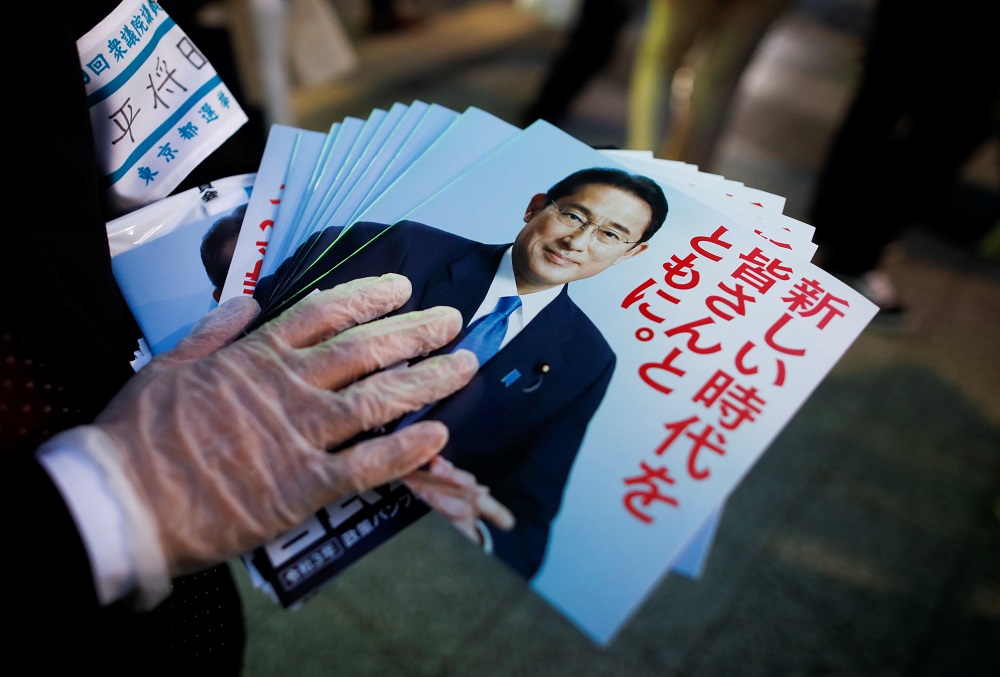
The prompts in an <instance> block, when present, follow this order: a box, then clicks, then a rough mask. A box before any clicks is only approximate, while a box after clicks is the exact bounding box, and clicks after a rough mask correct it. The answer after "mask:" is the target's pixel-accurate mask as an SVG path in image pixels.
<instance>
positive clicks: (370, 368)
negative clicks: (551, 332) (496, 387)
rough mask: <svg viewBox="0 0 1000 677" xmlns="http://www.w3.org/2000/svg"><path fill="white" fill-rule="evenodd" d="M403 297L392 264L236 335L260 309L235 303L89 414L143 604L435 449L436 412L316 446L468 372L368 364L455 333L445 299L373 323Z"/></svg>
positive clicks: (390, 416)
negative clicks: (358, 439) (124, 524)
mask: <svg viewBox="0 0 1000 677" xmlns="http://www.w3.org/2000/svg"><path fill="white" fill-rule="evenodd" d="M409 295H410V284H409V281H408V280H407V279H406V278H405V277H402V276H399V275H385V276H383V277H382V278H364V279H361V280H355V281H353V282H350V283H347V284H343V285H339V286H337V287H335V288H333V289H330V290H327V291H323V292H319V293H315V294H312V295H310V296H308V297H306V298H305V299H303V300H302V301H301V302H299V303H298V304H297V305H295V306H294V307H292V308H291V309H289V310H288V311H286V312H285V313H284V314H282V315H281V316H280V317H278V318H277V319H275V320H273V321H271V322H269V323H267V324H265V325H263V326H262V327H261V328H260V329H258V330H256V331H254V332H252V333H251V334H250V335H248V336H247V337H245V338H243V339H242V340H239V341H236V342H232V341H233V339H234V337H236V336H238V335H240V334H241V331H242V329H243V328H244V327H245V326H246V325H247V323H248V322H250V321H251V320H252V319H253V317H254V316H255V315H256V314H257V313H258V312H259V307H258V305H257V303H256V302H255V301H253V300H252V299H250V298H249V297H244V298H238V299H232V300H230V301H228V302H226V303H225V304H223V305H221V306H219V308H217V309H215V310H214V311H212V312H211V313H209V314H208V315H206V317H205V318H204V319H203V320H202V321H200V322H199V323H198V324H197V325H196V326H195V327H194V328H193V329H192V331H191V334H190V335H189V336H188V337H187V338H185V339H183V340H182V341H181V342H180V343H179V344H178V345H177V347H176V348H175V349H174V350H171V351H169V352H166V353H163V354H161V355H158V356H157V357H155V358H154V359H153V360H152V361H151V362H150V364H148V365H147V366H146V367H145V368H144V369H142V370H141V371H140V372H139V373H138V374H136V376H135V377H134V378H133V379H131V380H130V381H129V382H128V383H127V384H126V386H125V388H123V389H122V391H121V392H120V393H119V394H118V395H117V396H116V397H115V398H114V399H113V400H112V401H111V403H110V404H109V405H108V407H107V408H106V409H105V410H104V411H103V412H102V413H101V414H100V415H99V416H98V417H97V419H96V422H95V424H94V425H92V426H85V428H88V429H89V430H88V431H87V432H88V434H91V435H96V436H98V437H103V439H104V443H103V444H97V445H94V444H89V445H87V446H88V447H89V448H90V449H91V450H93V448H94V447H95V446H97V447H99V450H98V451H97V452H94V451H91V454H92V456H94V458H95V459H96V460H97V461H98V463H99V465H100V466H101V467H102V469H103V470H104V471H105V475H106V478H107V479H108V481H109V483H110V484H111V485H112V486H113V487H114V490H115V492H116V494H117V495H118V497H119V498H120V499H121V500H122V501H123V503H124V505H125V506H126V513H127V515H128V518H129V523H130V527H131V530H132V533H130V534H129V535H130V536H133V537H134V539H133V540H134V541H135V542H136V543H137V546H136V549H137V552H134V553H133V555H134V557H136V558H137V560H138V562H139V563H140V565H141V567H142V572H141V574H140V578H142V579H143V580H142V584H143V585H142V586H141V589H143V591H144V592H146V593H147V599H146V602H145V604H144V603H143V601H142V600H139V605H140V606H144V605H145V606H148V605H149V603H155V602H157V601H159V600H158V599H157V598H158V597H159V598H162V597H163V596H165V593H166V592H168V591H169V580H168V579H169V578H170V577H173V576H176V575H178V574H182V573H188V572H192V571H196V570H199V569H201V568H204V567H206V566H208V565H212V564H216V563H218V562H221V561H224V560H226V559H228V558H230V557H233V556H236V555H239V554H241V553H244V552H247V551H248V550H250V549H252V548H253V547H256V546H258V545H260V544H261V543H263V542H266V541H267V540H269V539H271V538H273V537H275V536H277V535H278V534H280V533H282V532H284V531H285V530H287V529H289V528H291V527H293V526H296V525H297V524H300V523H301V522H302V521H304V520H305V519H306V518H307V517H308V516H310V515H311V514H313V513H314V512H315V511H316V510H318V509H319V508H321V507H322V506H324V505H326V504H328V503H330V502H332V501H333V500H335V499H337V498H339V497H342V496H345V495H350V494H354V493H359V492H361V491H364V490H367V489H370V488H372V487H375V486H378V485H380V484H384V483H386V482H389V481H391V480H393V479H398V478H399V477H401V476H403V475H405V474H407V473H409V472H411V471H413V470H414V469H415V468H417V467H419V466H421V465H423V464H425V463H427V462H428V461H429V460H430V458H431V457H433V456H434V455H435V454H436V453H437V452H438V451H440V449H441V448H442V447H443V446H444V444H445V442H446V441H447V429H446V428H445V426H444V425H443V424H441V423H437V422H420V423H417V424H414V425H412V426H409V427H407V428H406V429H404V430H401V431H399V432H398V433H394V434H392V435H387V436H379V437H376V438H373V439H370V440H367V441H365V442H363V443H360V444H357V445H356V446H353V447H350V448H348V449H344V450H341V451H338V452H336V453H327V452H326V451H325V450H326V449H328V448H331V447H333V446H336V445H337V444H341V443H344V442H346V441H347V440H350V439H351V438H353V437H354V436H355V435H357V434H359V433H361V432H363V431H365V430H368V429H370V428H373V427H375V426H379V425H382V424H385V423H388V422H390V421H392V420H394V419H395V418H397V417H398V416H400V415H402V414H404V413H406V412H408V411H411V410H414V409H419V408H420V407H421V406H423V405H424V404H426V403H428V402H431V401H434V400H437V399H440V398H442V397H445V396H447V395H449V394H451V393H452V392H454V391H455V390H457V389H458V388H460V387H462V386H463V385H465V384H466V383H467V382H468V380H469V379H470V378H471V377H472V375H473V374H474V373H475V371H476V369H477V362H476V358H475V356H474V355H472V354H471V353H469V352H468V351H459V352H456V353H454V354H452V355H442V356H440V357H435V358H432V359H428V360H424V361H421V362H419V363H418V364H416V365H415V366H413V367H412V368H397V369H391V370H384V371H378V372H377V373H372V372H376V371H377V370H380V369H382V368H383V367H386V366H388V365H391V364H395V363H397V362H399V361H400V360H405V359H407V358H411V357H414V356H416V355H419V354H422V353H426V352H429V351H432V350H434V349H436V348H438V347H440V346H442V345H444V344H446V343H447V342H448V341H450V340H451V339H452V338H454V336H455V335H456V334H457V333H458V331H459V330H460V329H461V325H462V319H461V315H460V314H459V313H458V311H456V310H455V309H453V308H446V307H440V308H432V309H428V310H425V311H419V312H414V313H408V314H405V315H399V316H396V317H392V318H384V319H380V320H378V321H376V322H369V321H370V320H373V319H375V318H378V317H381V316H382V315H384V314H385V313H387V312H389V311H391V310H393V309H395V308H398V307H399V306H400V305H402V304H403V303H404V302H405V301H406V300H407V299H408V298H409ZM363 323H367V324H363ZM223 346H225V347H223ZM369 374H370V375H369ZM98 441H100V440H98ZM144 539H145V542H143V540H144ZM156 550H158V551H159V553H161V555H162V556H161V557H159V558H157V556H156V552H155V551H156ZM164 586H165V587H164Z"/></svg>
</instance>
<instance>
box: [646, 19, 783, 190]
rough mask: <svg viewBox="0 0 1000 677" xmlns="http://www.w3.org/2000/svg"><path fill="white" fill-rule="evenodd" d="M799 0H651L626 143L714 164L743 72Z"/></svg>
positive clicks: (705, 165)
mask: <svg viewBox="0 0 1000 677" xmlns="http://www.w3.org/2000/svg"><path fill="white" fill-rule="evenodd" d="M791 4H792V0H649V1H648V5H647V9H646V17H645V20H644V24H643V29H642V35H641V38H640V40H639V44H638V46H637V49H636V54H635V59H634V62H633V66H632V75H631V80H630V83H629V105H628V131H627V140H626V145H627V147H628V148H633V149H636V150H653V151H654V153H655V155H656V156H657V157H659V158H663V159H668V160H681V161H684V162H689V163H692V164H695V165H698V167H699V168H701V169H702V170H705V171H711V169H712V164H713V161H714V154H715V149H716V145H717V143H718V141H719V139H720V137H721V135H722V132H723V130H724V127H725V124H726V122H727V120H728V116H729V113H730V110H731V103H732V101H733V95H734V94H735V92H736V88H737V85H739V81H740V77H741V76H742V75H743V71H744V70H745V69H746V67H747V64H749V63H750V60H751V58H752V57H753V55H754V52H755V51H756V49H757V46H758V45H759V44H760V42H761V40H762V39H763V37H764V36H765V35H766V34H767V31H768V29H769V28H770V27H771V25H772V24H773V23H774V21H775V20H776V19H777V18H778V17H779V16H781V15H782V13H783V12H784V11H785V10H786V9H787V8H788V7H789V5H791Z"/></svg>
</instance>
